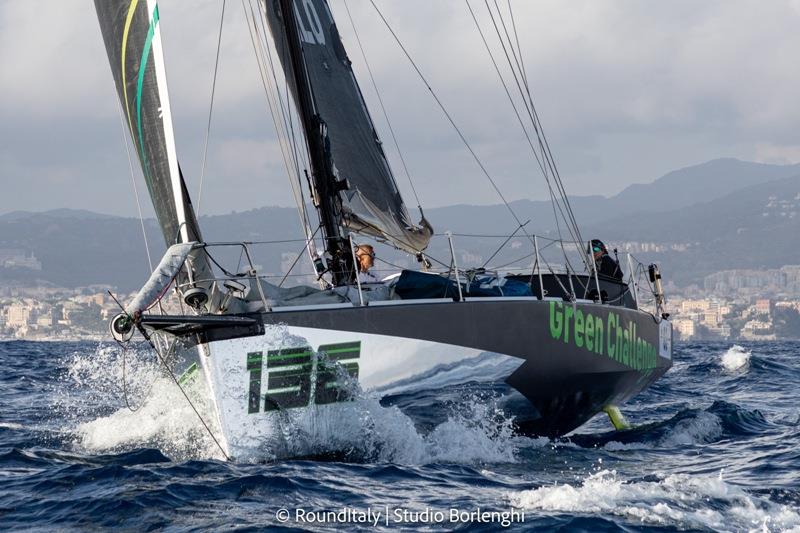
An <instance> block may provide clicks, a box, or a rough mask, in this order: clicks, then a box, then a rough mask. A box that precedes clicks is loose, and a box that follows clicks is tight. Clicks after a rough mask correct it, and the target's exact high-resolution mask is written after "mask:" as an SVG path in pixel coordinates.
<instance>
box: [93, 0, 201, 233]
mask: <svg viewBox="0 0 800 533" xmlns="http://www.w3.org/2000/svg"><path fill="white" fill-rule="evenodd" d="M95 9H96V10H97V18H98V19H99V21H100V29H101V31H102V33H103V40H104V41H105V45H106V52H107V53H108V60H109V62H110V63H111V71H112V73H113V75H114V81H115V82H116V85H117V92H118V93H119V98H120V101H121V103H122V110H123V114H124V115H125V120H126V121H127V124H128V128H129V129H130V134H131V138H132V139H133V144H134V146H135V147H136V152H137V155H138V157H139V161H140V163H141V165H142V171H143V173H144V178H145V181H146V182H147V188H148V190H149V191H150V198H151V199H152V200H153V207H154V208H155V211H156V216H157V217H158V221H159V223H160V225H161V230H162V232H163V233H164V240H165V241H166V244H167V246H170V245H172V244H174V243H176V242H190V241H200V240H202V239H201V238H200V230H199V228H198V225H197V219H196V217H195V215H194V210H193V209H192V205H191V201H190V200H189V195H188V192H187V190H186V184H185V183H184V180H183V176H182V174H181V170H180V167H179V165H178V157H177V155H176V151H175V138H174V135H173V131H172V113H171V111H170V106H169V96H168V94H167V79H166V72H165V69H164V58H163V56H162V52H161V32H160V30H159V13H158V4H157V3H156V1H155V0H95Z"/></svg>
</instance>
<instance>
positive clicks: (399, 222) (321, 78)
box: [266, 0, 432, 253]
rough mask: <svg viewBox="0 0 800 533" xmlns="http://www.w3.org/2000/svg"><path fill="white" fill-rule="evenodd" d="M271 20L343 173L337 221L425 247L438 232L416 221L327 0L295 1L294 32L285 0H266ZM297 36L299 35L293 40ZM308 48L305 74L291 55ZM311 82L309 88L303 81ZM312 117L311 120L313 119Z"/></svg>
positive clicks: (332, 162)
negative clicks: (282, 2)
mask: <svg viewBox="0 0 800 533" xmlns="http://www.w3.org/2000/svg"><path fill="white" fill-rule="evenodd" d="M266 6H267V9H266V11H267V22H268V24H269V27H270V31H271V33H272V36H273V38H274V40H275V44H276V48H277V50H278V57H279V58H280V60H281V64H282V66H283V69H284V74H285V76H286V78H287V80H288V81H289V84H290V86H291V88H292V90H293V92H294V94H295V101H298V100H299V95H298V91H306V92H307V93H308V94H309V96H310V98H311V101H312V102H313V107H314V110H313V111H314V113H315V117H314V118H315V122H317V123H318V124H319V126H320V127H319V128H308V127H307V128H306V132H305V133H306V136H307V137H308V136H312V135H322V136H323V143H324V146H325V157H326V158H327V161H326V162H325V164H326V166H327V167H328V169H329V173H330V174H331V175H332V177H333V178H334V179H335V180H336V184H335V186H333V187H331V190H332V194H334V195H336V199H337V202H336V203H337V206H338V207H339V212H338V213H337V214H336V215H337V218H338V220H337V222H338V223H339V224H340V225H341V226H343V227H345V228H347V229H349V230H350V231H354V232H357V233H361V234H366V235H370V236H373V237H376V238H378V239H381V240H384V241H387V242H389V243H390V244H392V245H394V246H396V247H398V248H401V249H404V250H407V251H409V252H413V253H416V252H421V251H422V250H424V249H425V248H426V247H427V245H428V241H429V240H430V238H431V235H432V228H431V227H430V225H429V224H428V223H427V221H426V220H424V219H423V220H422V221H421V222H420V223H419V224H415V223H414V222H413V221H412V219H411V216H410V214H409V212H408V209H407V208H406V206H405V203H404V202H403V199H402V196H401V195H400V191H399V190H398V187H397V184H396V182H395V178H394V175H393V174H392V171H391V168H390V166H389V162H388V160H387V158H386V155H385V154H384V151H383V147H382V145H381V141H380V138H379V136H378V133H377V130H376V128H375V126H374V124H373V122H372V118H371V117H370V114H369V111H368V109H367V105H366V102H365V100H364V98H363V95H362V93H361V89H360V88H359V85H358V82H357V81H356V78H355V75H354V73H353V69H352V67H351V62H350V59H349V58H348V56H347V52H346V50H345V48H344V45H343V43H342V41H341V38H340V36H339V32H338V30H337V28H336V24H335V22H334V20H333V15H332V13H331V11H330V8H329V6H328V3H327V1H326V0H292V11H293V14H294V17H286V18H287V19H289V18H293V19H295V20H296V30H297V31H287V28H286V26H285V24H286V21H285V20H283V19H284V17H282V15H281V9H280V2H278V0H266ZM294 35H296V38H297V39H298V41H299V42H290V41H289V39H291V38H292V37H291V36H294ZM291 47H299V48H300V49H301V50H302V59H303V70H304V72H303V73H302V75H298V73H297V72H295V68H296V67H295V65H294V64H293V63H292V62H291V61H289V60H288V58H289V57H290V54H289V53H287V51H286V50H287V48H291ZM303 83H307V85H308V86H307V87H304V86H301V84H303ZM309 122H310V121H309Z"/></svg>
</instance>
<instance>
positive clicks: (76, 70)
mask: <svg viewBox="0 0 800 533" xmlns="http://www.w3.org/2000/svg"><path fill="white" fill-rule="evenodd" d="M329 1H330V4H331V8H332V10H333V13H334V16H335V18H336V20H337V24H338V26H339V31H340V33H341V35H342V39H343V42H344V44H345V47H346V48H347V50H348V53H349V56H350V58H351V60H352V61H353V66H354V69H355V71H356V76H357V78H358V79H359V81H360V83H361V87H362V91H363V93H364V95H365V98H366V100H367V103H368V105H369V107H370V109H371V112H372V115H373V118H374V119H375V122H376V125H377V127H378V129H379V132H380V133H381V136H382V138H383V140H384V145H385V147H386V149H387V152H388V155H389V158H390V162H391V163H392V166H393V168H394V170H395V174H396V177H397V182H398V185H399V187H400V189H401V192H403V193H404V196H405V197H406V200H407V203H408V204H410V205H412V206H413V204H414V203H415V202H414V200H413V196H412V195H411V193H410V187H409V184H408V180H407V179H406V177H405V175H404V174H403V172H402V170H401V169H402V167H401V165H400V163H399V160H398V158H397V154H396V152H395V150H394V148H393V145H392V143H391V142H390V137H389V135H388V129H387V127H386V121H385V120H384V118H383V115H382V114H381V113H380V108H379V106H378V105H377V99H376V96H375V91H374V89H373V87H372V84H371V83H370V81H369V76H368V75H367V71H366V67H365V63H364V60H363V58H362V56H361V53H360V51H359V49H358V47H357V46H356V43H355V39H354V36H353V35H354V34H353V26H352V25H351V24H350V20H349V19H348V17H347V14H346V11H345V9H344V3H343V2H344V0H329ZM470 2H471V5H472V7H473V9H475V11H476V13H477V15H478V17H479V19H480V20H481V23H482V25H483V26H482V27H483V29H484V30H488V29H489V28H490V27H489V24H490V22H489V20H488V17H487V15H486V13H487V12H486V6H485V3H484V0H470ZM490 2H491V3H493V2H494V0H490ZM511 2H512V7H513V10H514V14H515V17H516V24H517V27H518V30H519V32H520V46H521V53H522V55H523V57H524V62H525V68H526V71H527V73H528V77H529V81H530V84H531V88H532V91H533V95H534V99H535V102H536V106H537V109H538V112H539V116H540V118H541V120H542V123H543V125H544V128H545V130H546V132H547V136H548V140H549V143H550V147H551V149H552V151H553V154H554V156H555V159H556V162H557V164H558V167H559V169H560V174H561V176H562V178H563V180H564V184H565V187H566V189H567V191H568V193H570V194H573V195H586V194H602V195H606V196H608V195H613V194H616V193H617V192H619V191H620V190H622V189H623V188H625V187H626V186H627V185H630V184H632V183H643V182H650V181H653V180H654V179H656V178H658V177H660V176H661V175H663V174H665V173H667V172H669V171H671V170H675V169H678V168H682V167H686V166H689V165H693V164H698V163H702V162H704V161H707V160H710V159H714V158H718V157H736V158H739V159H744V160H750V161H759V162H767V163H778V164H789V163H798V162H800V138H798V136H797V133H796V132H797V125H798V124H800V103H798V97H797V95H798V93H799V92H800V91H799V89H800V68H798V67H797V54H798V50H800V32H798V31H797V28H798V27H800V0H771V1H770V2H756V1H754V0H747V1H740V0H704V1H702V2H698V1H695V0H675V1H670V2H646V1H644V0H641V1H633V0H615V1H611V0H572V1H570V2H563V1H560V0H536V1H531V0H511ZM376 3H377V5H378V6H379V7H380V9H381V10H382V11H383V13H384V15H385V16H386V18H387V19H388V20H389V21H390V23H391V25H392V27H393V29H394V31H395V32H396V33H397V34H398V36H399V37H400V38H401V39H402V40H403V42H404V44H405V45H406V47H407V48H408V50H409V52H410V54H411V55H412V57H413V58H414V60H415V61H416V63H417V64H418V66H419V68H420V69H421V71H422V72H423V73H424V74H425V76H426V77H427V78H428V80H429V82H430V84H431V86H432V87H433V89H434V90H435V91H436V94H437V95H438V96H439V98H440V99H441V100H442V101H443V103H444V105H445V106H446V107H447V109H448V111H449V112H450V114H451V115H452V116H453V118H454V120H455V122H456V123H457V124H458V125H459V127H460V128H461V129H462V131H463V132H464V135H465V136H466V138H467V139H468V140H469V142H470V143H471V144H472V146H473V148H474V150H475V152H476V153H477V154H478V155H479V157H480V158H481V160H482V161H483V162H484V164H485V166H486V168H487V169H488V171H489V172H490V173H491V175H492V177H493V178H494V179H495V181H496V183H497V184H498V186H499V187H500V189H501V191H502V192H503V194H504V196H505V197H506V198H508V199H510V200H515V199H521V198H532V199H542V198H545V197H546V189H545V187H544V181H543V180H542V178H541V175H540V174H539V173H538V170H537V169H536V167H535V162H534V160H533V158H532V156H531V153H530V150H529V148H528V145H527V144H526V141H525V138H524V136H523V135H522V130H521V129H520V127H519V124H518V123H517V121H516V118H515V117H514V114H513V111H512V108H511V106H510V104H509V102H508V100H507V98H506V96H505V93H504V92H503V88H502V86H501V85H500V82H499V80H498V77H497V75H496V73H495V71H494V69H493V67H492V64H491V62H490V58H489V56H488V54H487V52H486V50H485V49H484V47H483V43H482V42H481V39H480V36H479V35H478V33H477V30H476V28H475V24H474V22H473V21H472V18H471V17H470V14H469V11H468V10H467V7H466V4H465V2H464V1H463V0H435V1H431V0H376ZM500 4H501V5H506V0H500ZM347 5H348V6H349V7H350V10H351V12H352V14H353V18H354V21H355V24H356V28H357V30H358V32H359V35H360V37H361V40H362V42H363V44H364V47H365V51H366V54H367V58H368V60H369V65H370V66H371V68H372V71H373V73H374V75H375V79H376V83H377V85H378V88H379V90H380V94H381V96H382V98H383V101H384V104H385V106H386V109H387V111H388V115H389V119H390V120H391V123H392V126H393V128H394V130H395V132H396V134H397V138H398V141H399V144H400V147H401V148H402V150H403V155H404V157H405V160H406V162H407V164H408V168H409V170H410V173H411V176H412V179H413V180H414V184H415V186H416V189H417V191H418V193H419V197H420V200H421V203H422V205H423V207H435V206H442V205H453V204H458V203H469V204H495V203H499V202H500V199H499V197H498V195H497V193H496V192H495V191H494V190H493V189H492V187H491V185H490V184H489V183H488V182H487V180H486V179H485V178H484V177H483V176H482V175H481V173H480V170H479V169H478V167H477V166H476V165H475V163H474V161H473V160H472V159H471V158H470V156H469V154H468V152H467V151H466V149H465V148H464V146H463V144H462V143H461V141H460V140H459V138H458V136H457V134H456V133H455V131H454V130H453V129H452V127H451V126H450V125H449V123H448V122H447V121H446V120H445V119H444V117H443V115H442V113H441V111H440V110H439V109H438V107H437V106H436V104H435V102H434V101H433V99H432V98H431V95H430V93H429V92H428V91H427V89H426V88H425V87H424V85H423V84H422V83H421V81H420V79H419V78H418V77H417V76H416V74H415V73H414V71H413V70H412V68H411V66H410V64H409V63H408V61H407V60H406V59H405V58H404V57H403V55H402V52H401V51H400V49H399V48H398V46H397V44H396V43H395V42H394V41H393V40H392V39H391V36H390V35H389V33H388V32H387V30H386V28H385V27H384V26H383V25H382V24H381V22H380V20H379V18H378V16H377V14H376V12H375V11H374V9H373V8H372V6H371V5H370V3H369V1H368V0H348V4H347ZM221 8H222V1H221V0H161V1H160V2H159V10H160V15H161V20H160V25H161V33H162V39H163V42H164V55H165V61H166V65H167V74H168V80H169V91H170V98H171V106H172V110H173V115H174V122H175V132H176V139H177V147H178V154H179V158H180V160H181V165H182V168H183V172H184V175H185V177H186V180H187V184H188V187H189V190H190V193H191V194H192V196H193V198H194V201H195V204H198V199H197V195H198V188H199V176H200V174H201V166H202V160H203V147H204V141H205V134H206V124H207V120H208V113H209V106H210V102H211V99H210V95H211V84H212V75H213V69H214V59H215V53H216V44H217V37H218V28H219V21H220V12H221ZM495 50H496V49H495ZM0 65H2V68H0V125H1V126H0V187H2V194H0V213H6V212H10V211H14V210H31V211H41V210H46V209H55V208H63V207H68V208H73V209H88V210H92V211H97V212H102V213H109V214H116V215H125V216H133V215H135V214H136V212H137V207H136V197H135V195H134V189H133V184H132V181H131V173H130V170H129V165H128V158H127V155H126V145H125V142H124V141H123V136H122V135H123V133H122V128H121V125H120V115H119V104H118V102H119V100H118V99H117V95H116V91H115V88H114V83H113V80H112V77H111V72H110V69H109V66H108V59H107V56H106V52H105V49H104V46H103V42H102V38H101V36H100V30H99V27H98V24H97V18H96V15H95V13H94V3H93V2H91V1H89V0H64V1H60V2H57V1H48V2H32V1H30V0H2V1H0ZM134 164H136V161H134ZM134 171H135V179H136V180H137V185H138V188H139V193H140V194H143V193H144V190H145V189H144V183H143V181H142V178H141V173H140V171H139V170H138V166H136V167H135V168H134ZM141 202H142V205H143V207H144V209H145V214H149V213H151V212H152V209H151V208H150V207H149V201H148V200H147V198H145V197H142V198H141ZM199 205H200V207H199V209H200V211H201V214H221V213H229V212H231V211H234V210H235V211H243V210H247V209H252V208H256V207H262V206H265V205H282V206H289V205H294V204H293V200H292V195H291V189H290V187H289V183H288V180H287V177H286V175H285V172H284V171H283V163H282V160H281V158H280V152H279V149H278V144H277V140H276V135H275V132H274V129H273V127H272V119H271V117H270V115H269V110H268V107H267V105H266V99H265V95H264V91H263V87H262V85H261V82H260V80H259V77H258V70H257V66H256V62H255V56H254V53H253V49H252V46H251V43H250V39H249V35H248V32H247V29H246V25H245V19H244V16H243V8H242V3H241V2H237V1H228V3H227V5H226V15H225V19H224V23H223V33H222V46H221V51H220V65H219V74H218V78H217V87H216V96H215V99H214V105H213V116H212V126H211V130H210V136H209V144H208V156H207V165H206V171H205V178H204V184H203V193H202V198H201V200H200V202H199Z"/></svg>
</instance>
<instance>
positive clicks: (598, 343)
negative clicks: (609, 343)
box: [593, 318, 605, 355]
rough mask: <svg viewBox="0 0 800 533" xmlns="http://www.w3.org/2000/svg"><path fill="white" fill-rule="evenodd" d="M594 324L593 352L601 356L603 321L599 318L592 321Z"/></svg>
mask: <svg viewBox="0 0 800 533" xmlns="http://www.w3.org/2000/svg"><path fill="white" fill-rule="evenodd" d="M593 322H594V351H595V352H596V353H598V354H600V355H603V346H605V345H604V344H603V321H602V319H600V318H596V319H594V320H593Z"/></svg>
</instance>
